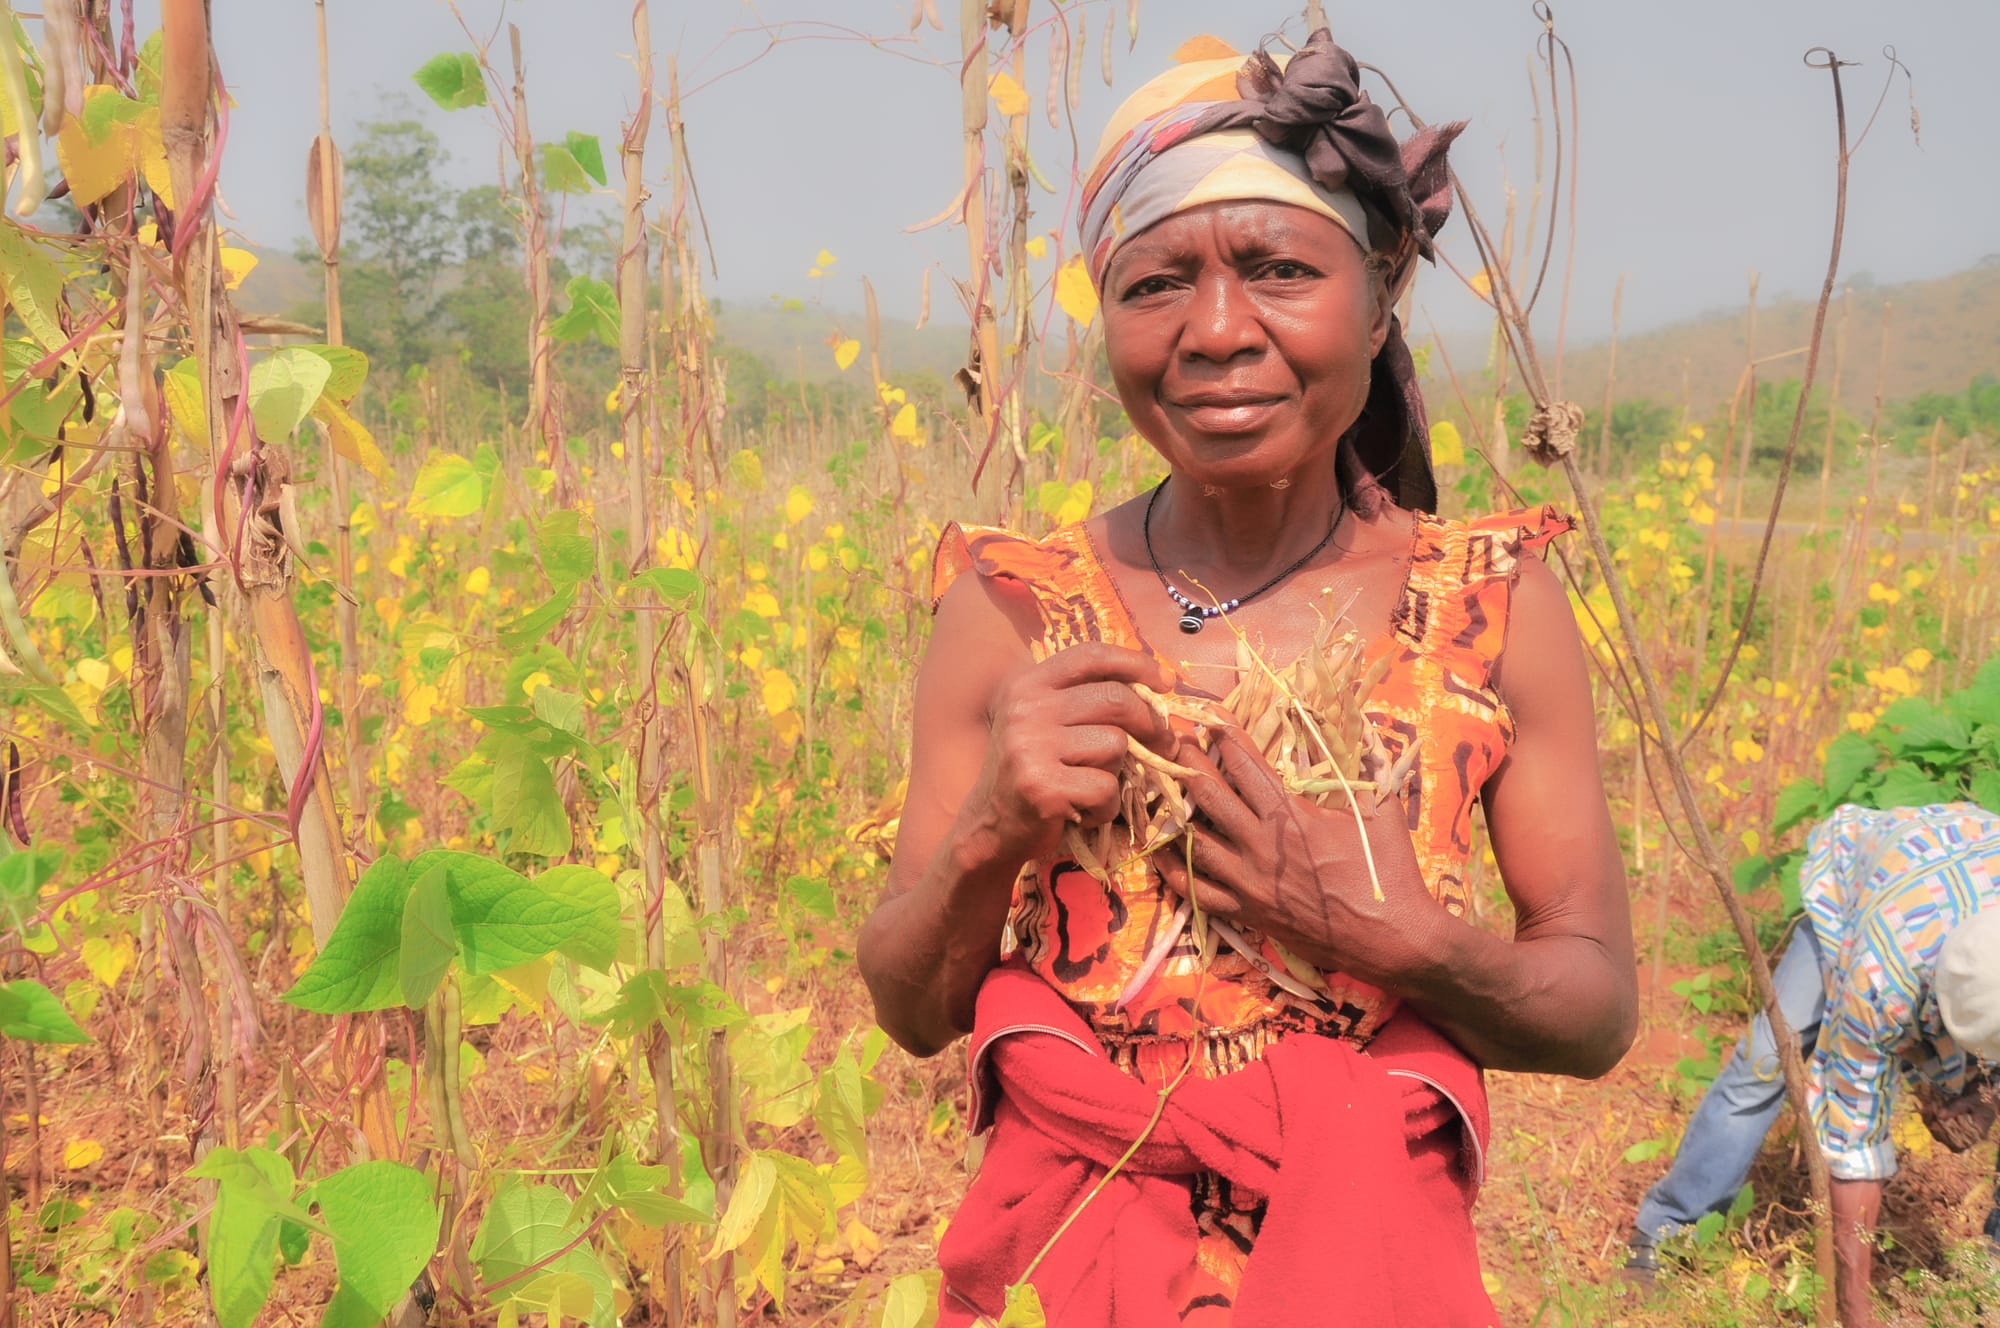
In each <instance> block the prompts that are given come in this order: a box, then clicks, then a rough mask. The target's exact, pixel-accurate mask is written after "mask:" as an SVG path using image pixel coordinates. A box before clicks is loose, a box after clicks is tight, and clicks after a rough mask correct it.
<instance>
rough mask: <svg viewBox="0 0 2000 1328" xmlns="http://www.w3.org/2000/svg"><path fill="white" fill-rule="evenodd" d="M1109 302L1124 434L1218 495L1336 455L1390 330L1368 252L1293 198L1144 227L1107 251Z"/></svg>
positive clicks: (1221, 207) (1234, 205)
mask: <svg viewBox="0 0 2000 1328" xmlns="http://www.w3.org/2000/svg"><path fill="white" fill-rule="evenodd" d="M1103 309H1104V333H1105V345H1106V348H1107V350H1108V351H1109V354H1110V360H1111V376H1112V378H1113V380H1114V381H1115V382H1116V383H1117V385H1118V396H1119V399H1120V400H1121V401H1122V402H1123V403H1124V405H1125V410H1126V413H1127V414H1128V415H1129V416H1130V417H1131V419H1132V425H1133V427H1134V428H1135V429H1137V430H1138V431H1139V433H1140V435H1141V436H1142V437H1144V438H1145V439H1146V440H1147V441H1148V442H1150V443H1152V445H1153V446H1154V447H1156V448H1157V449H1159V451H1160V453H1161V455H1162V456H1164V457H1165V458H1166V459H1167V461H1168V463H1169V464H1170V465H1172V466H1173V468H1174V470H1175V471H1177V472H1179V473H1182V474H1185V475H1187V476H1188V477H1189V478H1190V479H1192V480H1194V481H1195V482H1197V483H1201V484H1205V485H1215V486H1218V487H1223V488H1231V487H1247V486H1250V485H1256V484H1269V483H1271V482H1272V481H1274V480H1277V479H1281V478H1284V477H1286V476H1289V475H1290V474H1291V473H1292V472H1294V471H1295V470H1297V469H1298V468H1299V467H1300V466H1302V465H1303V464H1305V463H1306V462H1308V461H1311V460H1314V459H1316V458H1319V457H1322V456H1330V455H1331V454H1332V450H1333V448H1334V446H1335V444H1337V443H1338V442H1339V440H1340V436H1341V435H1342V434H1343V433H1345V432H1346V431H1347V428H1348V426H1350V425H1351V424H1353V423H1354V421H1355V419H1356V418H1357V417H1358V416H1359V415H1360V413H1361V406H1362V403H1363V402H1364V401H1366V400H1367V397H1368V372H1369V364H1370V362H1371V361H1373V359H1374V358H1375V352H1376V351H1377V350H1379V349H1381V346H1382V342H1383V339H1384V338H1385V337H1386V336H1387V335H1388V328H1389V300H1388V295H1387V291H1386V288H1385V287H1384V284H1383V282H1382V281H1381V280H1380V279H1379V278H1378V277H1376V276H1374V275H1373V274H1371V273H1370V272H1369V271H1368V270H1367V268H1366V267H1365V265H1364V263H1363V259H1362V253H1361V247H1360V246H1359V245H1357V244H1356V243H1355V242H1354V240H1353V238H1352V237H1351V236H1349V235H1348V233H1347V232H1346V231H1345V230H1343V229H1341V227H1340V226H1339V225H1338V224H1336V223H1335V222H1333V221H1330V220H1328V219H1327V218H1325V217H1322V216H1320V215H1319V214H1317V213H1314V212H1308V211H1307V210H1305V209H1304V208H1299V207H1293V206H1291V205H1290V204H1287V203H1268V202H1225V203H1209V204H1205V205H1203V206H1201V207H1197V208H1190V209H1189V210H1188V211H1186V212H1181V213H1177V214H1175V215H1174V216H1171V217H1169V218H1167V219H1166V220H1165V221H1162V222H1159V223H1157V224H1155V225H1153V226H1150V227H1148V228H1147V229H1146V230H1144V231H1142V232H1140V233H1139V234H1138V235H1136V236H1134V237H1133V238H1132V239H1130V240H1127V241H1126V242H1125V243H1124V244H1123V245H1122V246H1120V248H1119V249H1118V251H1117V252H1116V253H1115V254H1113V255H1112V258H1111V265H1110V267H1109V269H1108V270H1107V271H1106V273H1105V279H1104V294H1103Z"/></svg>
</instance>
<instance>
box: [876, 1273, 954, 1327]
mask: <svg viewBox="0 0 2000 1328" xmlns="http://www.w3.org/2000/svg"><path fill="white" fill-rule="evenodd" d="M942 1276H943V1275H942V1274H941V1273H939V1272H938V1271H937V1270H936V1269H935V1268H932V1269H927V1270H925V1271H924V1272H920V1273H904V1274H902V1275H901V1276H899V1277H897V1278H895V1279H894V1280H893V1281H891V1282H890V1283H889V1289H888V1290H887V1291H886V1292H884V1293H883V1295H882V1322H881V1324H880V1328H935V1325H936V1323H937V1317H938V1290H939V1288H938V1283H939V1281H940V1279H941V1278H942Z"/></svg>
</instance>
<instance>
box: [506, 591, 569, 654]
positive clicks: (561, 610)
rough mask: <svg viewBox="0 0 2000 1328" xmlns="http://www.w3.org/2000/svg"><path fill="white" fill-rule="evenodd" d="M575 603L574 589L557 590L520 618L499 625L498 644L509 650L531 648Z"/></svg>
mask: <svg viewBox="0 0 2000 1328" xmlns="http://www.w3.org/2000/svg"><path fill="white" fill-rule="evenodd" d="M574 603H576V587H575V586H569V587H566V588H564V589H562V590H558V591H557V592H556V593H555V594H553V595H551V596H549V597H548V598H547V599H546V600H543V601H542V602H541V603H540V604H538V605H536V606H535V607H534V608H532V609H529V610H528V611H527V612H526V613H524V614H522V615H521V616H520V617H518V618H515V619H513V620H511V621H509V622H505V623H502V624H501V625H500V628H499V631H498V635H499V637H500V644H502V645H504V646H506V647H507V648H508V649H509V650H520V649H522V648H523V647H526V646H531V645H533V644H534V643H535V642H537V641H539V640H541V639H542V637H544V636H546V635H547V634H548V631H549V629H550V628H551V627H554V626H555V625H556V624H557V623H559V622H561V621H562V620H563V615H564V614H566V613H568V612H569V610H570V606H571V605H572V604H574Z"/></svg>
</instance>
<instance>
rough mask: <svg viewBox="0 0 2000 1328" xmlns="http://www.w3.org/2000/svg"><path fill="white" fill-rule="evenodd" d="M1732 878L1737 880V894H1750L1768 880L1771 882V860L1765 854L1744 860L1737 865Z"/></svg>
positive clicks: (1731, 873) (1731, 874)
mask: <svg viewBox="0 0 2000 1328" xmlns="http://www.w3.org/2000/svg"><path fill="white" fill-rule="evenodd" d="M1730 876H1732V878H1734V880H1736V894H1750V892H1752V890H1756V888H1758V886H1762V884H1764V882H1766V880H1770V858H1766V856H1764V854H1758V856H1754V858H1744V860H1742V862H1738V864H1736V870H1734V872H1730Z"/></svg>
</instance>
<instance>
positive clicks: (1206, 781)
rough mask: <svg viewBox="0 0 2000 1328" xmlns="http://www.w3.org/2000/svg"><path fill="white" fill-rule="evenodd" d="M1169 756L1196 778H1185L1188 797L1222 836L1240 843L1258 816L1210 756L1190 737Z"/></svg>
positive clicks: (1247, 835) (1253, 829)
mask: <svg viewBox="0 0 2000 1328" xmlns="http://www.w3.org/2000/svg"><path fill="white" fill-rule="evenodd" d="M1210 732H1214V730H1213V729H1211V730H1210ZM1173 759H1174V760H1175V761H1177V762H1179V763H1180V764H1181V765H1183V766H1186V767H1187V768H1188V769H1190V770H1192V771H1194V772H1195V775H1196V778H1194V779H1191V780H1188V781H1187V785H1186V787H1187V796H1188V801H1189V802H1191V803H1193V804H1194V806H1195V809H1196V810H1197V811H1199V812H1200V813H1201V814H1202V815H1203V816H1204V817H1206V818H1207V820H1208V822H1209V824H1210V825H1211V826H1213V827H1214V828H1215V829H1216V830H1217V831H1219V832H1220V833H1221V835H1222V836H1223V838H1225V839H1228V840H1231V841H1233V842H1236V843H1243V842H1245V841H1247V840H1248V839H1249V837H1250V836H1251V835H1252V834H1254V833H1255V832H1256V828H1257V823H1258V821H1259V820H1260V819H1262V818H1261V817H1260V816H1259V814H1258V813H1257V811H1256V810H1255V809H1254V808H1252V807H1251V806H1250V804H1249V803H1247V802H1245V801H1244V799H1243V796H1242V795H1241V794H1240V793H1239V792H1237V790H1236V789H1235V787H1234V786H1233V785H1231V783H1230V781H1229V779H1228V777H1227V776H1226V775H1225V774H1224V772H1223V770H1222V767H1221V766H1219V765H1217V764H1216V761H1215V758H1214V757H1212V756H1211V755H1209V754H1208V753H1207V752H1204V751H1202V750H1201V748H1200V747H1199V746H1197V745H1196V744H1195V743H1194V742H1193V741H1192V740H1186V741H1183V742H1182V743H1181V744H1180V747H1179V748H1178V749H1177V750H1176V751H1175V753H1174V758H1173Z"/></svg>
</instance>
